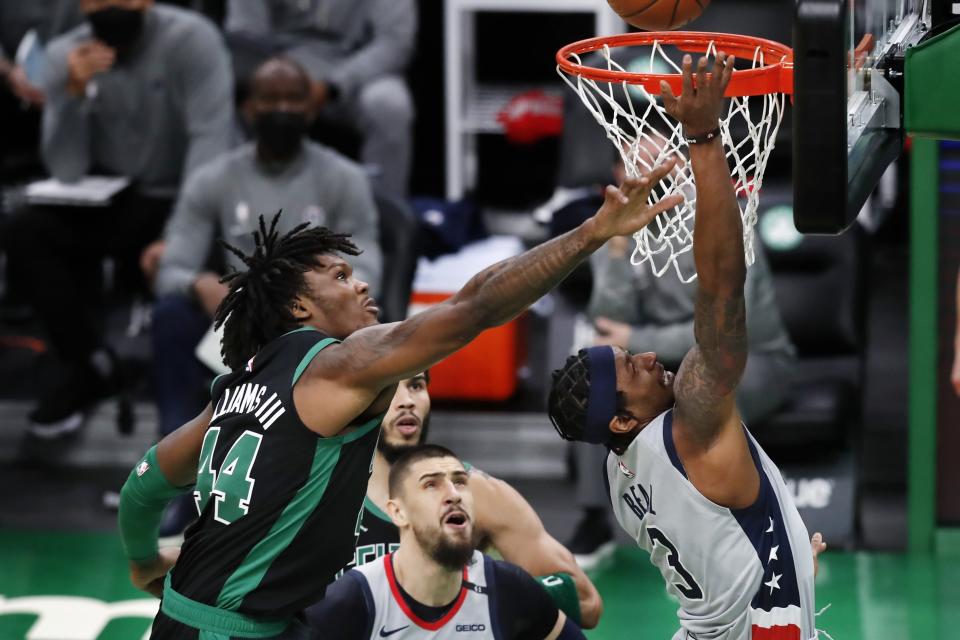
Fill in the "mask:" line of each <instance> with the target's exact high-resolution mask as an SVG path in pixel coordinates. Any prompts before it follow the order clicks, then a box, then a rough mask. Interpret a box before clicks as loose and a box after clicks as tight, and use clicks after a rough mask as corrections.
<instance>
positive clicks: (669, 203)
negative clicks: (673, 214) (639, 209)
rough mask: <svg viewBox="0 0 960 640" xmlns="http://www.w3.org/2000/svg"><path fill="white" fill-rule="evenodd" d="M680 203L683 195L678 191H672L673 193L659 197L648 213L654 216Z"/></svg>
mask: <svg viewBox="0 0 960 640" xmlns="http://www.w3.org/2000/svg"><path fill="white" fill-rule="evenodd" d="M681 204H683V195H682V194H680V193H674V194H673V195H669V196H665V197H663V198H660V201H659V202H657V203H656V204H655V205H653V206H651V207H650V213H651V214H653V215H655V216H656V215H659V214H661V213H663V212H664V211H669V210H670V209H673V208H674V207H678V206H680V205H681Z"/></svg>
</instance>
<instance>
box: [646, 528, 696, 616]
mask: <svg viewBox="0 0 960 640" xmlns="http://www.w3.org/2000/svg"><path fill="white" fill-rule="evenodd" d="M647 536H649V537H650V544H651V545H653V548H654V549H653V551H651V555H652V553H654V552H655V551H656V548H657V545H659V546H661V547H663V548H664V549H665V550H666V552H667V564H668V565H670V567H672V568H673V570H674V571H676V573H677V577H678V578H680V582H674V583H673V586H675V587H676V588H677V591H679V592H680V593H682V594H683V596H684V597H685V598H687V599H688V600H703V589H701V588H700V585H699V584H697V581H696V580H695V579H694V577H693V576H692V575H690V572H689V571H687V569H686V568H685V567H684V566H683V563H681V562H680V554H679V553H677V547H676V545H674V544H673V542H671V541H670V538H668V537H667V535H666V534H665V533H664V532H663V531H660V529H657V528H656V527H647Z"/></svg>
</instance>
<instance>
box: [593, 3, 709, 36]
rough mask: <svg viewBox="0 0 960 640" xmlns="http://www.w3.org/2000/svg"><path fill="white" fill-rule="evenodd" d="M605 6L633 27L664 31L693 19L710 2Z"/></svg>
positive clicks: (677, 27)
mask: <svg viewBox="0 0 960 640" xmlns="http://www.w3.org/2000/svg"><path fill="white" fill-rule="evenodd" d="M607 4H609V5H610V8H611V9H613V10H614V11H616V12H617V15H619V16H620V17H621V18H623V19H624V20H626V21H627V22H629V23H630V24H632V25H633V26H635V27H640V28H641V29H646V30H647V31H665V30H667V29H679V28H680V27H682V26H683V25H685V24H687V23H688V22H690V21H691V20H693V19H695V18H696V17H697V16H699V15H700V12H702V11H703V10H704V9H706V7H707V5H708V4H710V0H607Z"/></svg>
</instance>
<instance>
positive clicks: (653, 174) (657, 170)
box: [646, 156, 677, 184]
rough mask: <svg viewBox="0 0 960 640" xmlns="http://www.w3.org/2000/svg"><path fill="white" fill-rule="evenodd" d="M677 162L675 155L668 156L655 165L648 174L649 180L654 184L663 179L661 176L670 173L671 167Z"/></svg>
mask: <svg viewBox="0 0 960 640" xmlns="http://www.w3.org/2000/svg"><path fill="white" fill-rule="evenodd" d="M676 164H677V158H676V157H675V156H669V157H667V159H665V160H664V161H663V162H661V163H660V164H658V165H657V166H655V167H654V168H653V169H652V170H651V171H650V172H649V173H648V174H646V175H648V176H649V177H650V181H651V182H652V183H654V184H656V183H657V182H660V181H661V180H663V177H664V176H665V175H667V174H668V173H670V172H671V171H672V170H673V167H674V166H675V165H676Z"/></svg>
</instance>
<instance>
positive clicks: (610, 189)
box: [603, 184, 628, 204]
mask: <svg viewBox="0 0 960 640" xmlns="http://www.w3.org/2000/svg"><path fill="white" fill-rule="evenodd" d="M603 197H604V199H605V200H606V201H607V202H610V203H616V204H626V203H627V202H628V199H627V197H626V196H625V195H623V193H622V192H621V191H620V189H617V188H616V187H615V186H613V185H612V184H609V185H607V188H606V189H605V190H604V194H603Z"/></svg>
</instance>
